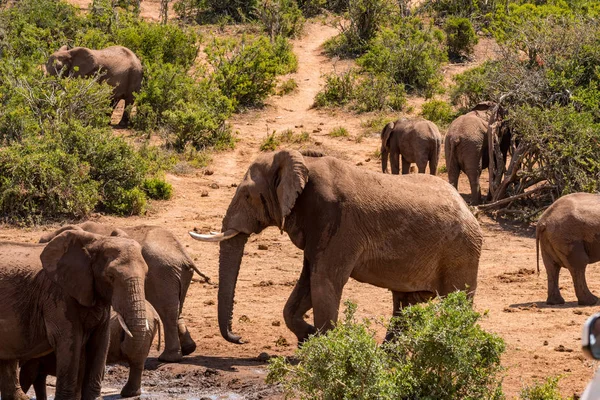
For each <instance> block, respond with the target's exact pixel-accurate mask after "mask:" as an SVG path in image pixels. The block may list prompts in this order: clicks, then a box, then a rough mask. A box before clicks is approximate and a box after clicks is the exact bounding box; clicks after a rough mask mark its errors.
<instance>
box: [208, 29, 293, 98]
mask: <svg viewBox="0 0 600 400" xmlns="http://www.w3.org/2000/svg"><path fill="white" fill-rule="evenodd" d="M282 39H283V38H282ZM283 40H284V41H285V39H283ZM282 48H283V45H282V44H281V42H280V41H279V42H278V41H276V42H275V43H271V42H270V41H269V40H268V39H267V38H266V37H262V36H259V37H250V36H246V35H244V36H242V37H241V38H240V39H233V38H229V39H218V38H215V39H214V41H213V42H211V43H210V44H209V45H208V46H207V48H206V54H207V56H208V61H209V63H210V64H211V65H212V66H213V67H214V69H215V72H214V74H213V75H212V78H211V79H212V80H213V81H214V82H215V83H216V84H217V86H218V87H219V88H220V90H221V92H222V93H223V94H224V95H225V96H227V97H228V98H229V99H230V100H231V101H232V103H233V107H234V108H235V109H236V110H240V109H241V108H244V107H251V106H259V105H262V103H263V101H264V100H265V99H266V98H267V97H268V96H269V95H270V94H271V93H272V92H273V89H274V88H275V85H276V79H275V78H276V76H277V75H278V74H279V73H282V72H283V71H285V67H286V65H282V62H287V64H288V66H289V63H290V62H292V61H295V56H293V54H290V52H291V49H289V48H288V49H287V51H285V49H284V50H282ZM284 56H287V57H289V59H288V60H285V59H284V58H283V57H284ZM286 72H287V71H286Z"/></svg>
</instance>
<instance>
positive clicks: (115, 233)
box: [110, 228, 129, 238]
mask: <svg viewBox="0 0 600 400" xmlns="http://www.w3.org/2000/svg"><path fill="white" fill-rule="evenodd" d="M110 236H116V237H124V238H128V237H129V235H128V234H126V233H125V231H122V230H121V229H119V228H115V229H114V230H113V231H112V232H111V233H110Z"/></svg>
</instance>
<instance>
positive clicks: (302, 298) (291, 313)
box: [283, 259, 317, 345]
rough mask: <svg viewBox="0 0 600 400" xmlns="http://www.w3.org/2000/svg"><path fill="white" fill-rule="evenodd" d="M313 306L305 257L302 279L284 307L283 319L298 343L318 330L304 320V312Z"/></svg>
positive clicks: (308, 270)
mask: <svg viewBox="0 0 600 400" xmlns="http://www.w3.org/2000/svg"><path fill="white" fill-rule="evenodd" d="M311 308H312V299H311V292H310V267H309V264H308V261H307V260H306V259H304V266H303V267H302V273H301V274H300V279H298V282H296V286H295V287H294V290H293V291H292V294H291V295H290V297H289V298H288V301H287V302H286V304H285V307H284V309H283V319H284V321H285V325H286V326H287V327H288V329H289V330H291V331H292V332H294V334H295V335H296V337H297V338H298V344H299V345H300V344H302V343H303V342H304V341H305V340H306V339H308V337H309V336H310V335H313V334H315V333H316V332H317V330H316V329H315V327H314V326H312V325H310V324H309V323H307V322H306V321H305V320H304V313H306V312H307V311H308V310H310V309H311Z"/></svg>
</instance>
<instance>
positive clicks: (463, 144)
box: [444, 102, 511, 205]
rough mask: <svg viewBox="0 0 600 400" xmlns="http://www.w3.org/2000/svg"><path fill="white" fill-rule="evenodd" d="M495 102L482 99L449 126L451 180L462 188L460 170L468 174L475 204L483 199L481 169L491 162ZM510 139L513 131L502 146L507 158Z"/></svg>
mask: <svg viewBox="0 0 600 400" xmlns="http://www.w3.org/2000/svg"><path fill="white" fill-rule="evenodd" d="M494 106H495V104H494V103H492V102H483V103H479V104H477V105H476V106H475V107H474V108H473V109H472V110H471V111H470V112H468V113H466V114H464V115H461V116H460V117H458V118H456V119H455V120H454V121H452V123H451V124H450V126H449V127H448V132H447V133H446V139H445V142H444V153H445V156H446V168H447V169H448V181H449V182H450V183H451V184H452V186H454V187H455V188H457V189H458V177H459V175H460V172H461V171H463V172H464V173H465V174H467V177H468V178H469V184H470V185H471V204H473V205H478V204H479V203H481V187H480V185H479V177H480V176H481V171H482V170H484V169H486V168H487V167H488V164H489V150H488V140H487V130H488V121H489V119H490V116H491V112H492V109H493V108H494ZM501 129H505V128H501ZM510 139H511V135H510V131H506V132H505V133H504V135H503V136H502V141H501V142H500V150H501V152H502V155H503V156H504V160H505V161H506V154H507V153H508V149H509V147H510Z"/></svg>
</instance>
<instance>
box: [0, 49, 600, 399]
mask: <svg viewBox="0 0 600 400" xmlns="http://www.w3.org/2000/svg"><path fill="white" fill-rule="evenodd" d="M76 49H77V48H76ZM73 50H75V49H72V50H68V49H61V50H60V52H69V51H70V52H73ZM77 51H79V52H81V51H82V50H77ZM77 51H75V52H73V53H74V54H73V55H72V56H71V58H70V59H69V57H66V58H59V57H58V56H57V57H55V59H53V60H52V61H51V62H50V63H49V65H48V66H47V69H48V70H49V71H50V68H51V67H52V68H55V69H56V68H58V69H59V70H62V69H63V68H65V67H66V66H68V65H69V64H68V63H69V62H70V63H73V62H74V61H73V57H75V54H76V53H77ZM111 51H115V52H119V51H120V50H119V49H113V50H111ZM92 56H93V57H97V58H100V57H101V56H100V55H97V54H92V55H91V56H89V57H92ZM69 60H70V61H69ZM79 71H81V69H80V70H79ZM50 72H51V71H50ZM55 72H56V70H55ZM123 76H129V77H131V75H123ZM115 96H116V97H115V98H117V94H115ZM491 107H492V105H491V104H490V103H484V104H480V105H478V106H477V107H475V109H473V110H472V111H471V112H469V113H467V114H466V115H463V116H461V117H459V118H457V119H456V120H455V121H454V122H453V123H452V124H451V125H450V127H449V130H448V133H447V135H446V138H445V146H444V147H445V153H446V160H447V167H448V174H449V181H450V183H448V182H445V181H444V180H442V179H440V178H439V177H437V176H433V175H435V174H436V172H437V163H438V160H439V155H440V152H441V147H442V137H441V135H440V132H439V130H438V128H437V127H436V126H435V125H434V124H433V123H431V122H429V121H423V120H420V121H408V120H406V121H405V120H399V121H396V122H395V123H390V124H388V125H386V127H385V128H384V129H383V131H382V134H381V139H382V147H381V152H382V170H383V172H386V171H387V158H388V156H389V158H390V163H391V169H392V173H393V174H399V172H400V162H399V156H400V155H402V171H403V175H400V176H395V175H388V174H382V173H374V172H371V171H366V170H364V169H361V168H358V167H355V166H352V165H350V164H348V163H346V162H344V161H341V160H339V159H337V158H334V157H328V156H324V155H323V154H320V153H318V152H303V153H301V152H299V151H296V150H281V151H277V152H273V153H268V154H263V155H261V156H259V157H258V158H257V159H256V160H255V161H254V162H252V164H251V165H250V166H249V168H248V171H247V172H246V174H245V176H244V178H243V180H242V182H241V183H240V184H239V185H238V186H237V189H236V192H235V194H234V196H233V198H232V200H231V202H230V204H229V207H228V208H227V211H226V214H225V216H224V218H223V221H222V228H221V232H218V233H217V232H211V233H209V234H198V233H196V232H190V235H191V236H192V237H193V238H194V239H197V240H200V241H206V242H218V243H219V246H220V247H219V288H218V324H219V329H220V332H221V335H222V336H223V338H225V339H226V340H227V341H229V342H232V343H238V344H239V343H243V340H242V338H241V337H240V336H238V335H236V334H235V333H234V330H233V326H232V320H233V318H232V317H233V307H234V303H235V301H234V297H235V296H234V295H235V289H236V284H237V278H238V274H239V271H240V265H241V262H242V258H243V255H244V247H245V244H246V242H247V241H248V238H249V236H250V235H252V234H257V233H260V232H262V231H263V230H264V229H265V228H267V227H270V226H275V227H277V228H278V229H279V230H281V232H282V233H283V232H286V233H287V234H288V236H289V238H290V240H291V241H292V243H293V244H294V245H295V246H297V247H298V248H299V249H301V250H302V251H303V253H304V254H303V266H302V271H301V273H300V277H299V278H298V280H297V282H296V284H295V287H294V289H293V290H292V293H291V295H290V297H289V298H288V300H287V302H286V304H285V307H284V310H283V316H284V321H285V324H286V326H287V328H288V329H290V330H291V331H292V332H293V333H294V334H295V335H296V337H297V338H298V342H299V343H302V342H303V341H305V340H306V339H307V338H308V337H309V336H310V335H313V334H316V333H318V332H324V331H327V330H329V329H331V328H332V327H333V326H334V323H335V321H337V320H338V312H339V307H340V301H341V296H342V291H343V288H344V286H345V284H346V283H347V282H348V280H349V278H351V277H352V278H354V279H355V280H357V281H360V282H365V283H370V284H372V285H374V286H378V287H381V288H386V289H389V290H390V291H391V292H392V299H393V304H392V305H391V311H392V313H393V314H396V313H398V312H399V310H401V308H402V307H405V306H408V305H411V304H415V303H419V302H423V301H427V300H428V299H430V298H432V297H435V296H437V295H441V296H443V295H447V294H448V293H451V292H453V291H456V290H464V291H466V292H467V293H468V295H469V297H470V298H472V297H473V295H474V294H475V291H476V289H477V276H478V268H479V259H480V255H481V250H482V244H483V234H482V231H481V228H480V226H479V223H478V221H477V219H476V218H475V217H474V215H473V214H472V213H471V211H470V209H469V207H468V206H467V204H466V203H465V201H464V200H463V199H462V197H461V196H460V194H459V193H458V192H457V190H456V185H457V182H458V175H459V173H460V171H463V172H465V173H466V174H467V176H468V177H469V180H470V183H471V193H472V202H473V203H478V202H479V200H480V189H479V182H478V181H479V175H480V174H481V169H482V168H485V167H486V164H485V161H486V159H487V156H486V155H485V154H486V151H487V145H486V134H485V133H486V132H487V120H489V115H490V112H491ZM501 146H502V150H503V152H504V150H505V149H506V150H508V146H505V144H501ZM505 154H506V152H505ZM413 162H414V163H416V164H417V167H418V170H419V172H421V173H420V174H407V172H408V169H409V166H410V163H413ZM427 163H429V166H430V174H424V172H425V169H426V165H427ZM536 246H537V249H538V252H539V251H540V249H541V253H542V259H543V262H544V265H545V267H546V271H547V273H548V300H547V301H548V303H549V304H560V303H564V299H563V298H562V297H561V295H560V292H559V288H558V274H559V270H560V268H562V267H565V268H567V269H568V270H569V272H570V273H571V275H572V277H573V281H574V284H575V291H576V295H577V298H578V300H579V303H580V304H594V303H595V302H596V300H597V298H596V297H595V296H594V295H593V294H592V293H591V292H590V291H589V289H588V287H587V285H586V282H585V268H586V266H587V265H588V264H589V263H593V262H596V261H600V195H597V194H584V193H579V194H573V195H568V196H564V197H563V198H561V199H559V200H557V201H556V202H555V203H554V204H553V205H552V206H551V207H550V208H548V210H547V211H546V212H545V213H544V215H543V216H542V217H541V219H540V221H539V223H538V227H537V235H536ZM2 254H3V256H2ZM538 269H539V264H538ZM194 271H196V272H198V273H200V271H199V270H198V269H197V267H196V266H195V265H194V262H193V261H192V260H191V259H190V257H189V256H188V255H187V254H186V252H185V250H184V248H183V246H182V245H181V244H180V243H179V241H178V240H177V238H176V237H175V236H174V235H173V233H172V232H170V231H168V230H166V229H164V228H160V227H155V226H146V225H144V226H137V227H133V228H123V229H119V228H116V227H112V226H108V225H102V224H98V223H94V222H85V223H82V224H80V225H66V226H63V227H62V228H60V229H58V230H57V231H54V232H51V233H49V234H46V235H44V236H43V237H41V238H40V241H39V243H38V244H24V243H16V242H0V391H1V396H2V399H19V400H20V399H27V398H28V397H27V396H26V394H25V393H24V392H25V391H27V389H28V388H29V387H30V386H31V385H33V386H34V389H35V392H36V396H37V398H38V399H45V398H46V376H47V375H49V374H52V375H56V377H57V380H56V396H55V397H56V399H59V400H61V399H84V400H91V399H95V398H96V397H98V396H99V394H100V389H101V382H102V378H103V376H104V370H105V364H106V363H107V362H116V361H126V362H127V363H128V364H129V368H130V374H129V379H128V381H127V384H126V385H125V387H124V388H123V389H122V391H121V395H122V396H123V397H129V396H136V395H139V394H140V393H141V378H142V371H143V368H144V362H145V360H146V357H147V356H148V353H149V351H150V347H151V345H152V342H153V339H154V337H155V335H156V333H158V334H159V346H160V342H161V339H160V334H161V330H164V342H165V344H164V350H163V351H162V353H161V355H160V356H159V359H160V360H162V361H164V362H178V361H180V360H181V359H182V357H183V356H185V355H188V354H191V353H192V352H194V350H195V349H196V344H195V343H194V341H193V340H192V338H191V336H190V333H189V331H188V329H187V327H186V324H185V322H184V321H183V319H182V318H181V311H182V307H183V304H184V300H185V297H186V294H187V290H188V287H189V285H190V282H191V279H192V275H193V273H194ZM311 309H312V310H313V323H312V324H310V323H309V322H308V321H307V320H306V319H305V318H304V315H305V314H306V312H307V311H309V310H311ZM387 339H392V336H391V332H390V333H389V334H388V336H387Z"/></svg>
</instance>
